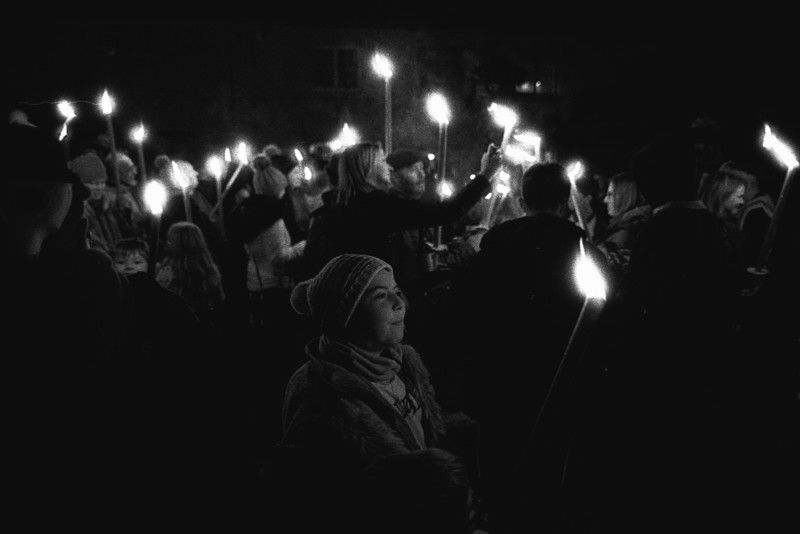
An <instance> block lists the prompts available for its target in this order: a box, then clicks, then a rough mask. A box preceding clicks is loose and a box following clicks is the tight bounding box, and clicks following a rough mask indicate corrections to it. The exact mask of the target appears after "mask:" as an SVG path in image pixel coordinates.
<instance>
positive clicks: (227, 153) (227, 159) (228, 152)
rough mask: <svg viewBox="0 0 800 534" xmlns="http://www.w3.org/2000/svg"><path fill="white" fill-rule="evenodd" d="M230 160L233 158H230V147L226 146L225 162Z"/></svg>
mask: <svg viewBox="0 0 800 534" xmlns="http://www.w3.org/2000/svg"><path fill="white" fill-rule="evenodd" d="M231 161H233V158H231V149H230V148H227V147H226V148H225V162H226V163H230V162H231Z"/></svg>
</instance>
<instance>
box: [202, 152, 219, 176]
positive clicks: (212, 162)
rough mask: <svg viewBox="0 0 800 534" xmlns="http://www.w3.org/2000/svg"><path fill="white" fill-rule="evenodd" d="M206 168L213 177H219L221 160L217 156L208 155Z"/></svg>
mask: <svg viewBox="0 0 800 534" xmlns="http://www.w3.org/2000/svg"><path fill="white" fill-rule="evenodd" d="M206 170H208V172H210V173H211V174H212V175H213V176H214V178H217V179H219V178H221V177H222V160H221V159H219V156H210V157H209V158H208V159H207V160H206Z"/></svg>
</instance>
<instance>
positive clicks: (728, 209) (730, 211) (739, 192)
mask: <svg viewBox="0 0 800 534" xmlns="http://www.w3.org/2000/svg"><path fill="white" fill-rule="evenodd" d="M743 205H744V185H739V186H737V187H736V189H734V190H733V193H731V194H730V195H728V198H726V199H725V200H724V201H723V202H722V210H723V211H724V213H725V215H736V214H737V213H739V210H741V209H742V206H743Z"/></svg>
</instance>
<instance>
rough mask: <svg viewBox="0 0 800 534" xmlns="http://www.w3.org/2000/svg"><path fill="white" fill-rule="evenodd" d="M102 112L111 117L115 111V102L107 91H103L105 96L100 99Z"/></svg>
mask: <svg viewBox="0 0 800 534" xmlns="http://www.w3.org/2000/svg"><path fill="white" fill-rule="evenodd" d="M100 110H101V111H102V112H103V115H111V113H112V112H113V111H114V100H113V99H112V98H111V96H109V94H108V90H107V89H106V90H105V91H103V96H102V97H101V98H100Z"/></svg>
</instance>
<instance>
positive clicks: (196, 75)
mask: <svg viewBox="0 0 800 534" xmlns="http://www.w3.org/2000/svg"><path fill="white" fill-rule="evenodd" d="M525 5H526V6H528V5H529V4H525ZM530 5H533V6H534V7H533V8H530V7H528V8H525V9H522V8H521V7H518V6H515V4H502V5H499V6H497V7H494V6H487V7H482V6H480V5H476V6H474V7H466V8H464V7H462V8H459V9H458V10H454V9H453V8H452V7H439V8H431V7H430V6H426V5H424V4H423V3H419V4H414V3H406V2H404V3H402V4H400V3H396V4H392V5H373V6H371V7H360V8H347V11H345V10H343V9H337V8H334V7H324V6H316V7H314V8H313V9H302V10H301V9H298V8H297V6H286V5H284V6H282V7H275V6H270V7H269V8H265V9H264V10H258V11H256V12H255V13H253V12H252V11H251V9H252V8H248V9H245V10H243V11H242V12H240V14H239V15H237V14H236V12H234V11H232V9H233V8H230V9H229V10H228V11H225V12H222V13H221V14H219V15H214V14H213V13H212V12H211V11H212V10H207V11H204V12H200V11H199V10H198V11H196V12H193V13H186V12H177V11H170V10H166V9H164V7H163V6H160V8H159V10H157V11H156V10H153V8H152V7H148V6H137V5H135V4H129V5H128V4H126V5H125V6H120V7H119V9H118V10H117V11H115V12H114V14H113V16H108V17H104V18H103V19H101V18H98V17H97V13H102V10H101V11H94V10H88V9H87V11H86V12H81V11H78V10H74V9H71V10H69V11H65V12H64V13H63V14H62V13H58V14H52V15H49V14H42V13H38V14H37V16H36V17H34V16H33V15H32V14H30V13H24V14H23V13H20V14H18V15H17V16H16V18H14V17H13V16H12V17H9V20H10V21H11V23H10V24H7V27H6V28H5V29H4V31H3V40H4V44H3V54H4V61H3V64H4V65H5V68H6V76H5V78H6V80H5V81H6V83H5V86H6V91H5V93H6V107H9V106H14V105H18V104H19V103H21V102H22V103H24V104H25V105H26V106H28V109H30V110H32V112H33V114H34V115H37V114H41V115H42V116H43V117H44V118H43V119H42V120H58V117H57V116H55V112H54V106H51V105H50V104H51V103H55V102H56V101H57V100H59V99H61V98H70V99H76V100H80V99H81V98H85V99H87V100H88V99H90V98H94V95H95V93H98V92H99V88H101V87H103V86H107V85H109V84H110V85H111V86H113V87H117V88H119V89H118V91H119V92H118V93H117V95H115V96H116V98H118V99H119V100H120V101H123V102H125V103H126V104H128V106H127V107H128V108H129V109H130V108H135V109H136V110H140V111H138V113H146V114H147V115H148V116H158V120H159V121H160V123H161V124H162V127H163V129H164V130H165V132H166V131H168V130H169V129H170V128H172V127H173V125H177V124H180V123H181V122H184V121H185V118H186V116H187V114H189V113H192V110H195V109H203V107H202V106H208V105H209V103H208V102H207V101H204V102H202V103H197V102H195V101H194V99H195V98H197V99H200V98H202V97H203V95H204V94H207V93H208V91H204V90H203V89H204V88H203V87H202V83H203V82H202V80H203V74H202V71H203V69H209V68H213V66H209V65H208V63H207V62H208V60H209V59H211V58H206V57H203V55H202V54H198V50H201V49H202V46H201V43H202V42H206V43H207V42H208V39H209V38H210V37H209V36H210V35H213V34H215V33H216V34H219V33H220V32H221V31H222V30H228V31H229V30H230V28H237V29H240V30H241V31H251V30H253V29H254V28H267V29H268V28H270V27H275V26H276V25H278V26H279V25H297V24H302V25H305V26H312V27H320V28H324V27H330V28H347V27H353V28H386V29H412V30H423V31H424V30H426V29H430V30H431V31H437V30H458V31H461V32H474V33H475V34H476V35H484V36H485V35H492V36H497V37H498V38H502V36H503V35H508V34H511V33H514V34H517V35H528V34H529V35H532V36H533V35H536V36H537V37H539V38H541V36H542V35H544V36H547V38H548V39H552V40H553V42H558V43H560V46H562V48H563V49H565V50H571V49H572V50H575V54H582V56H581V57H571V58H570V61H572V62H573V63H574V64H578V65H580V66H581V67H582V68H585V69H586V74H585V76H586V77H591V78H592V80H593V81H594V82H596V83H597V84H598V86H599V87H601V88H602V91H598V92H597V94H593V95H588V96H587V95H584V98H583V100H582V101H581V104H580V105H581V106H584V107H585V108H586V109H584V110H583V111H582V112H583V113H584V115H586V116H591V115H592V114H596V115H599V116H608V115H610V114H616V115H617V117H616V118H615V120H617V121H618V122H619V124H618V128H617V131H625V128H626V125H628V124H630V125H631V128H633V127H634V126H635V127H636V128H639V129H641V128H642V123H644V122H646V121H651V122H652V129H653V130H657V129H658V127H659V122H660V121H663V120H665V119H669V118H670V117H671V116H673V114H674V113H675V112H676V111H677V110H686V112H687V113H689V114H692V113H694V114H696V115H701V114H703V113H705V112H709V113H711V114H713V115H715V116H717V117H719V118H721V119H722V120H727V121H728V122H729V123H731V124H735V125H737V127H740V128H741V129H742V130H741V131H742V133H743V134H745V135H752V130H753V129H754V128H761V127H762V125H763V123H764V122H769V123H770V124H771V125H772V126H773V128H774V129H776V131H777V132H778V133H779V134H780V135H781V136H782V137H783V138H784V139H785V140H786V141H787V142H788V143H789V144H790V145H792V146H800V126H799V124H800V106H798V105H797V95H800V76H797V75H796V74H795V71H796V65H797V58H796V55H795V54H794V52H793V50H795V48H796V47H795V46H794V43H793V42H792V39H791V36H792V32H791V29H792V28H791V21H790V17H789V16H788V15H782V14H781V12H780V11H775V10H772V11H766V10H764V11H752V10H751V11H750V12H746V11H745V10H744V9H741V10H740V11H736V10H734V9H731V8H728V9H726V10H724V11H719V12H717V11H710V10H707V11H702V10H701V9H700V8H697V7H694V8H692V9H682V8H678V7H676V6H672V7H670V10H669V11H666V10H665V8H660V7H653V8H647V9H646V10H645V9H642V10H639V11H635V10H634V11H629V10H627V8H626V9H625V10H622V9H618V10H614V9H609V8H604V9H603V10H602V11H601V10H599V9H596V10H595V11H594V12H585V11H580V12H576V10H570V9H567V8H563V9H562V8H554V7H552V6H546V5H544V4H530ZM22 9H23V10H24V8H22ZM14 21H16V23H15V22H14ZM237 31H238V30H237ZM570 44H574V45H575V46H574V47H572V48H570ZM587 44H589V46H588V47H587V46H586V45H587ZM578 45H580V46H578ZM511 53H512V54H513V50H512V51H511ZM591 54H594V56H593V55H591ZM597 58H602V60H603V62H604V63H603V64H605V65H608V68H606V69H604V70H603V71H597V72H594V71H592V70H591V69H592V68H593V67H594V65H595V64H596V62H595V60H596V59H597ZM609 61H610V63H609ZM198 81H199V82H198ZM78 95H81V96H78ZM97 96H99V94H98V95H97ZM141 110H146V111H144V112H143V111H141ZM128 118H129V119H130V120H138V118H137V117H128ZM91 120H94V121H95V124H94V127H102V124H100V121H102V118H101V117H95V118H94V119H91V118H89V117H83V118H82V120H81V122H83V123H84V126H85V127H87V126H86V124H88V122H87V121H91ZM634 123H635V124H634ZM75 127H76V128H78V127H79V126H78V125H77V124H76V125H75ZM648 127H649V125H648ZM748 129H749V130H748ZM315 141H318V140H316V139H310V140H308V142H315Z"/></svg>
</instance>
